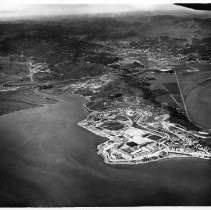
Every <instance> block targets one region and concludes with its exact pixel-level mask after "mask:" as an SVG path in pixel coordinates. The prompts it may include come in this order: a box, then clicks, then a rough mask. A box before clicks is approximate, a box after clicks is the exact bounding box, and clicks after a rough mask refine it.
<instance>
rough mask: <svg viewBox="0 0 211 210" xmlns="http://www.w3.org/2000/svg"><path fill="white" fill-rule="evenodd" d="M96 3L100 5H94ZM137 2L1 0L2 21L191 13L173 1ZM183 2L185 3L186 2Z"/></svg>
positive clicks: (0, 12)
mask: <svg viewBox="0 0 211 210" xmlns="http://www.w3.org/2000/svg"><path fill="white" fill-rule="evenodd" d="M192 1H194V0H192ZM29 2H30V3H29ZM95 2H96V3H98V4H93V3H95ZM120 2H121V4H120ZM137 2H138V1H134V0H129V1H128V0H121V1H119V0H112V1H110V0H106V1H102V0H98V1H87V0H77V1H70V0H60V1H58V0H42V1H39V0H28V1H26V0H0V20H7V19H22V18H24V19H25V18H28V17H32V18H33V17H40V16H55V15H80V14H101V13H121V12H131V11H154V10H163V11H165V12H166V11H177V10H179V11H191V9H188V8H183V7H180V6H176V5H173V4H172V0H162V1H160V0H156V1H153V0H144V1H139V2H138V4H137ZM176 2H180V0H177V1H176ZM182 2H185V0H183V1H182ZM26 3H27V4H26ZM78 3H80V4H78ZM87 3H89V4H87ZM90 3H91V4H90ZM161 3H162V4H161ZM67 4H68V5H67Z"/></svg>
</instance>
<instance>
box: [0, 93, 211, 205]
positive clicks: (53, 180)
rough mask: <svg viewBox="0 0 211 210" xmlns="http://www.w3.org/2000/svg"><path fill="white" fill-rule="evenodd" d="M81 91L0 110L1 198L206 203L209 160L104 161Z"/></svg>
mask: <svg viewBox="0 0 211 210" xmlns="http://www.w3.org/2000/svg"><path fill="white" fill-rule="evenodd" d="M80 104H81V99H80V98H79V97H75V96H71V97H70V98H69V102H62V103H58V104H54V105H48V106H45V107H42V108H35V109H29V110H24V111H19V112H15V113H11V114H9V115H3V116H1V117H0V205H1V206H55V207H56V206H134V205H211V200H210V197H211V162H210V161H207V160H199V159H174V160H167V161H160V162H155V163H150V164H145V165H136V166H109V165H106V164H105V163H104V162H103V160H102V158H101V157H100V156H98V155H97V154H96V146H97V144H99V143H100V142H102V141H104V140H105V139H104V138H101V137H99V136H96V135H94V134H92V133H90V132H88V131H86V130H85V129H83V128H81V127H79V126H77V125H76V123H77V122H78V121H79V120H82V119H84V118H85V117H86V114H87V113H86V111H85V110H83V109H82V108H81V106H80Z"/></svg>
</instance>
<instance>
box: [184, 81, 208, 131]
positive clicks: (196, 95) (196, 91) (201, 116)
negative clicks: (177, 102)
mask: <svg viewBox="0 0 211 210" xmlns="http://www.w3.org/2000/svg"><path fill="white" fill-rule="evenodd" d="M186 106H187V108H188V113H189V115H190V117H191V120H192V122H194V123H196V125H199V126H201V127H203V128H206V129H211V79H209V80H207V81H205V82H203V83H202V84H200V85H198V86H196V87H194V88H193V89H192V90H191V91H190V92H189V93H188V95H187V97H186Z"/></svg>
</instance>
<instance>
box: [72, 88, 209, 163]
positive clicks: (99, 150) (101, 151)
mask: <svg viewBox="0 0 211 210" xmlns="http://www.w3.org/2000/svg"><path fill="white" fill-rule="evenodd" d="M74 91H75V90H73V91H72V94H73V95H75V96H79V97H82V98H83V99H85V100H89V99H87V98H86V97H84V96H83V95H80V94H76V93H74ZM86 103H87V101H86V102H85V103H82V104H81V106H82V108H84V109H85V110H86V111H88V112H89V113H91V112H94V110H91V109H89V108H88V107H87V106H86ZM87 116H88V115H87ZM85 119H86V118H85ZM85 119H84V120H85ZM82 121H83V120H82ZM82 121H79V122H77V125H78V126H80V127H82V128H84V129H86V130H88V131H89V132H91V133H93V134H95V135H98V136H101V137H104V138H107V139H108V140H111V139H110V138H109V136H107V135H101V134H100V133H99V132H95V131H93V130H92V129H90V128H88V127H86V126H84V125H82V124H81V122H82ZM100 147H101V144H99V145H98V146H97V154H98V155H99V156H101V157H102V158H103V161H104V163H106V164H108V165H139V164H147V163H151V162H158V161H162V160H169V159H175V158H176V159H178V158H197V159H203V160H210V158H205V157H199V156H192V155H191V154H190V155H188V154H184V155H179V154H178V155H174V156H172V157H162V158H157V159H153V160H149V161H143V160H142V159H141V160H131V161H110V160H109V159H108V157H107V155H106V154H105V153H104V152H103V150H102V149H101V148H100ZM172 153H174V151H172ZM175 154H176V152H175Z"/></svg>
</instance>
